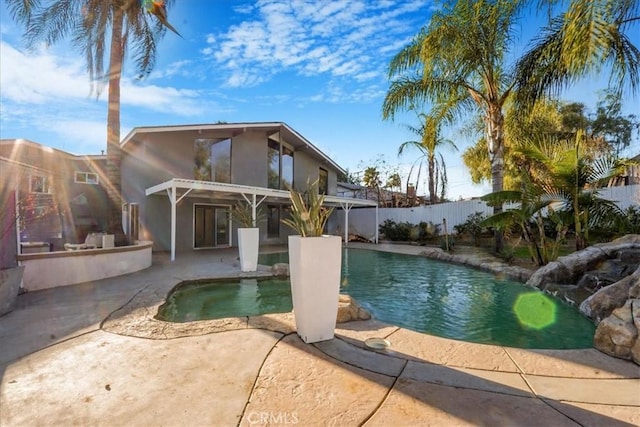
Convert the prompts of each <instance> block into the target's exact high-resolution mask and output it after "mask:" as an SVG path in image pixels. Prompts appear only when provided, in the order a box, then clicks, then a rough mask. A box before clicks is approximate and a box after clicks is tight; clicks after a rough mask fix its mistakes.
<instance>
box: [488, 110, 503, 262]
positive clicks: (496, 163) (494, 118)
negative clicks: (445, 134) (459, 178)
mask: <svg viewBox="0 0 640 427" xmlns="http://www.w3.org/2000/svg"><path fill="white" fill-rule="evenodd" d="M486 124H487V142H488V145H489V159H490V160H491V191H492V192H493V193H495V192H498V191H502V190H503V187H504V134H503V131H504V115H503V114H502V109H501V108H500V106H497V105H493V106H490V107H489V112H488V115H487V118H486ZM501 212H502V203H500V204H497V205H494V206H493V214H494V215H497V214H499V213H501ZM503 247H504V233H503V232H502V231H500V230H496V231H495V249H496V252H501V251H502V249H503Z"/></svg>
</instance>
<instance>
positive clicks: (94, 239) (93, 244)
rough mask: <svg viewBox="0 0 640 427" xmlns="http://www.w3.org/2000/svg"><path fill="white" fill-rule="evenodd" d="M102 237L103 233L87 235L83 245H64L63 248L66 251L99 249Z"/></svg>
mask: <svg viewBox="0 0 640 427" xmlns="http://www.w3.org/2000/svg"><path fill="white" fill-rule="evenodd" d="M103 235H104V233H89V234H87V238H86V239H84V243H65V244H64V248H65V250H67V251H79V250H82V249H96V248H101V247H102V236H103Z"/></svg>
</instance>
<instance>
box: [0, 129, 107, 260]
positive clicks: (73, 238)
mask: <svg viewBox="0 0 640 427" xmlns="http://www.w3.org/2000/svg"><path fill="white" fill-rule="evenodd" d="M0 158H2V159H3V161H2V163H1V164H0V175H2V188H1V189H0V190H1V193H2V197H3V200H5V199H6V198H7V197H11V196H10V193H11V192H16V191H17V193H18V194H17V201H18V208H19V216H20V221H19V227H20V241H21V242H23V243H25V242H45V243H47V244H50V245H51V249H53V250H62V248H63V245H64V243H67V242H72V243H74V242H79V241H83V240H84V238H85V237H86V235H87V233H89V232H91V231H101V230H104V229H105V227H106V211H107V209H106V207H107V203H108V198H107V195H106V191H105V189H104V187H103V185H104V183H106V182H107V180H106V176H105V172H104V171H105V166H106V156H104V155H89V156H76V155H73V154H70V153H67V152H65V151H62V150H57V149H54V148H51V147H47V146H44V145H41V144H38V143H36V142H33V141H29V140H25V139H3V140H0Z"/></svg>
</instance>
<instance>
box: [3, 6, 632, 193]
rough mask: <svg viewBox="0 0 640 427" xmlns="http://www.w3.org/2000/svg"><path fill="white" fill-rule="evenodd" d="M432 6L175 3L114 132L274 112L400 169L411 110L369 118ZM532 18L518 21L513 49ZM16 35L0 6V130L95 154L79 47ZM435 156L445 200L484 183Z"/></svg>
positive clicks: (451, 155) (95, 104)
mask: <svg viewBox="0 0 640 427" xmlns="http://www.w3.org/2000/svg"><path fill="white" fill-rule="evenodd" d="M432 10H433V2H432V1H431V0H380V1H373V0H259V1H248V0H247V1H242V0H175V2H174V5H173V7H172V8H171V9H170V10H169V22H171V23H172V24H173V26H174V27H176V28H177V29H178V31H179V32H180V33H181V34H182V35H183V37H184V38H180V37H178V36H176V35H175V34H173V33H171V32H167V33H166V35H165V37H164V38H163V40H162V41H161V43H160V44H159V46H158V56H157V66H156V68H155V70H154V72H153V73H152V74H151V75H150V76H149V77H148V78H146V79H145V80H142V81H140V80H136V79H135V75H136V73H135V67H134V65H133V64H132V63H129V64H128V66H127V64H125V71H124V78H123V80H122V106H121V111H122V114H121V122H122V133H121V137H124V136H125V135H126V134H127V133H128V132H129V130H131V129H132V128H133V127H136V126H152V125H172V124H195V123H215V122H217V121H226V122H245V121H247V122H252V121H259V122H262V121H282V122H286V123H287V124H288V125H290V126H291V127H293V128H294V129H296V130H297V131H298V132H300V133H301V134H302V135H304V136H305V137H306V138H307V139H309V140H310V141H311V142H312V143H314V144H315V145H316V146H317V147H318V148H320V149H321V150H322V151H324V152H325V153H326V154H328V155H329V156H330V157H332V158H333V159H334V160H335V161H336V162H337V163H338V164H340V165H341V166H343V167H345V168H348V169H349V170H350V171H351V172H355V171H358V170H360V169H362V168H361V166H362V165H369V164H372V163H374V162H375V161H376V159H377V158H379V157H380V156H382V157H383V158H384V159H385V161H386V163H387V164H388V165H397V166H398V168H399V170H400V173H401V175H404V176H406V172H407V171H408V168H409V165H410V164H411V163H412V162H413V160H415V158H416V157H417V153H416V154H412V153H408V154H405V155H404V156H403V157H402V158H400V159H398V157H397V155H396V153H397V149H398V146H399V145H400V144H401V143H402V142H404V141H406V140H408V139H413V135H412V134H410V133H409V132H408V131H407V130H406V128H405V127H404V126H403V125H406V124H411V125H417V123H416V122H415V118H414V116H412V115H400V116H399V117H398V118H397V119H396V121H395V122H383V121H382V114H381V106H382V101H383V99H384V95H385V93H386V90H387V88H388V85H389V82H388V80H387V78H386V67H387V64H388V62H389V60H390V58H391V57H392V56H393V55H394V54H396V53H397V52H398V51H399V50H400V49H401V48H402V46H404V45H405V44H406V43H408V41H409V40H410V38H411V37H412V36H413V35H415V34H416V33H417V32H418V31H419V30H420V28H421V27H422V26H423V25H425V24H426V23H428V20H429V17H430V16H431V13H432ZM540 23H541V21H540V20H539V19H536V18H535V17H530V18H528V19H526V20H523V21H522V24H521V28H520V31H519V32H520V38H521V40H520V41H519V43H520V44H521V45H524V44H525V43H526V42H527V41H528V38H529V37H530V35H531V34H534V33H535V30H536V29H537V28H539V25H540ZM21 35H22V28H20V27H19V26H17V25H16V24H15V23H14V22H13V21H12V20H11V17H10V16H9V14H8V13H7V10H6V7H5V4H4V2H3V3H2V4H1V5H0V138H25V139H30V140H33V141H36V142H39V143H41V144H44V145H48V146H52V147H55V148H60V149H63V150H66V151H69V152H71V153H75V154H99V153H100V152H101V150H104V149H105V146H106V142H105V141H106V102H105V99H106V93H105V94H103V96H101V97H100V99H98V100H96V98H95V97H94V96H91V95H90V85H89V81H88V76H87V74H86V72H85V65H84V62H83V59H82V56H81V55H80V54H78V53H77V52H76V51H74V50H73V49H71V48H70V47H69V46H67V45H64V44H60V45H56V46H53V47H50V48H48V49H47V48H45V47H44V46H41V47H38V48H36V49H35V50H34V51H27V50H26V49H25V47H24V44H23V42H22V39H21ZM603 86H604V83H603V79H600V78H595V77H594V79H592V80H586V81H584V82H582V83H580V84H579V85H577V86H576V87H575V88H572V89H571V90H570V91H568V93H567V94H566V95H565V96H564V98H565V99H568V100H572V101H580V102H584V103H585V104H586V105H587V106H588V107H591V108H592V109H595V102H596V99H597V96H596V92H597V89H598V88H601V87H603ZM105 92H106V91H105ZM639 110H640V109H639V107H638V100H637V99H635V100H632V99H627V101H626V103H625V111H626V112H627V113H635V114H638V115H640V111H639ZM446 132H447V136H448V137H449V138H451V139H453V140H454V141H455V142H456V144H457V145H458V147H459V149H460V151H462V150H464V148H466V147H467V146H468V145H469V144H471V143H472V141H470V140H469V139H468V138H466V137H464V136H462V135H461V134H460V132H459V129H458V128H451V129H449V130H447V131H446ZM443 154H444V155H445V158H446V162H447V170H448V174H449V189H448V196H449V197H450V198H453V199H457V198H459V197H470V196H478V195H481V194H484V193H486V192H489V191H490V187H489V185H480V186H474V185H472V184H471V182H470V178H469V173H468V172H467V171H466V169H465V167H464V166H463V165H462V162H461V160H460V155H459V153H455V152H453V151H447V150H446V149H445V150H444V151H443ZM423 176H424V174H423ZM403 180H404V177H403ZM424 188H425V186H424V183H423V182H421V183H420V184H419V193H420V194H423V193H424V192H425V190H424Z"/></svg>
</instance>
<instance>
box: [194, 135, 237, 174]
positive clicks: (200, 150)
mask: <svg viewBox="0 0 640 427" xmlns="http://www.w3.org/2000/svg"><path fill="white" fill-rule="evenodd" d="M193 160H194V167H193V175H194V179H197V180H198V181H214V182H225V183H230V182H231V138H226V139H222V140H214V139H204V138H200V139H196V140H195V143H194V156H193Z"/></svg>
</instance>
